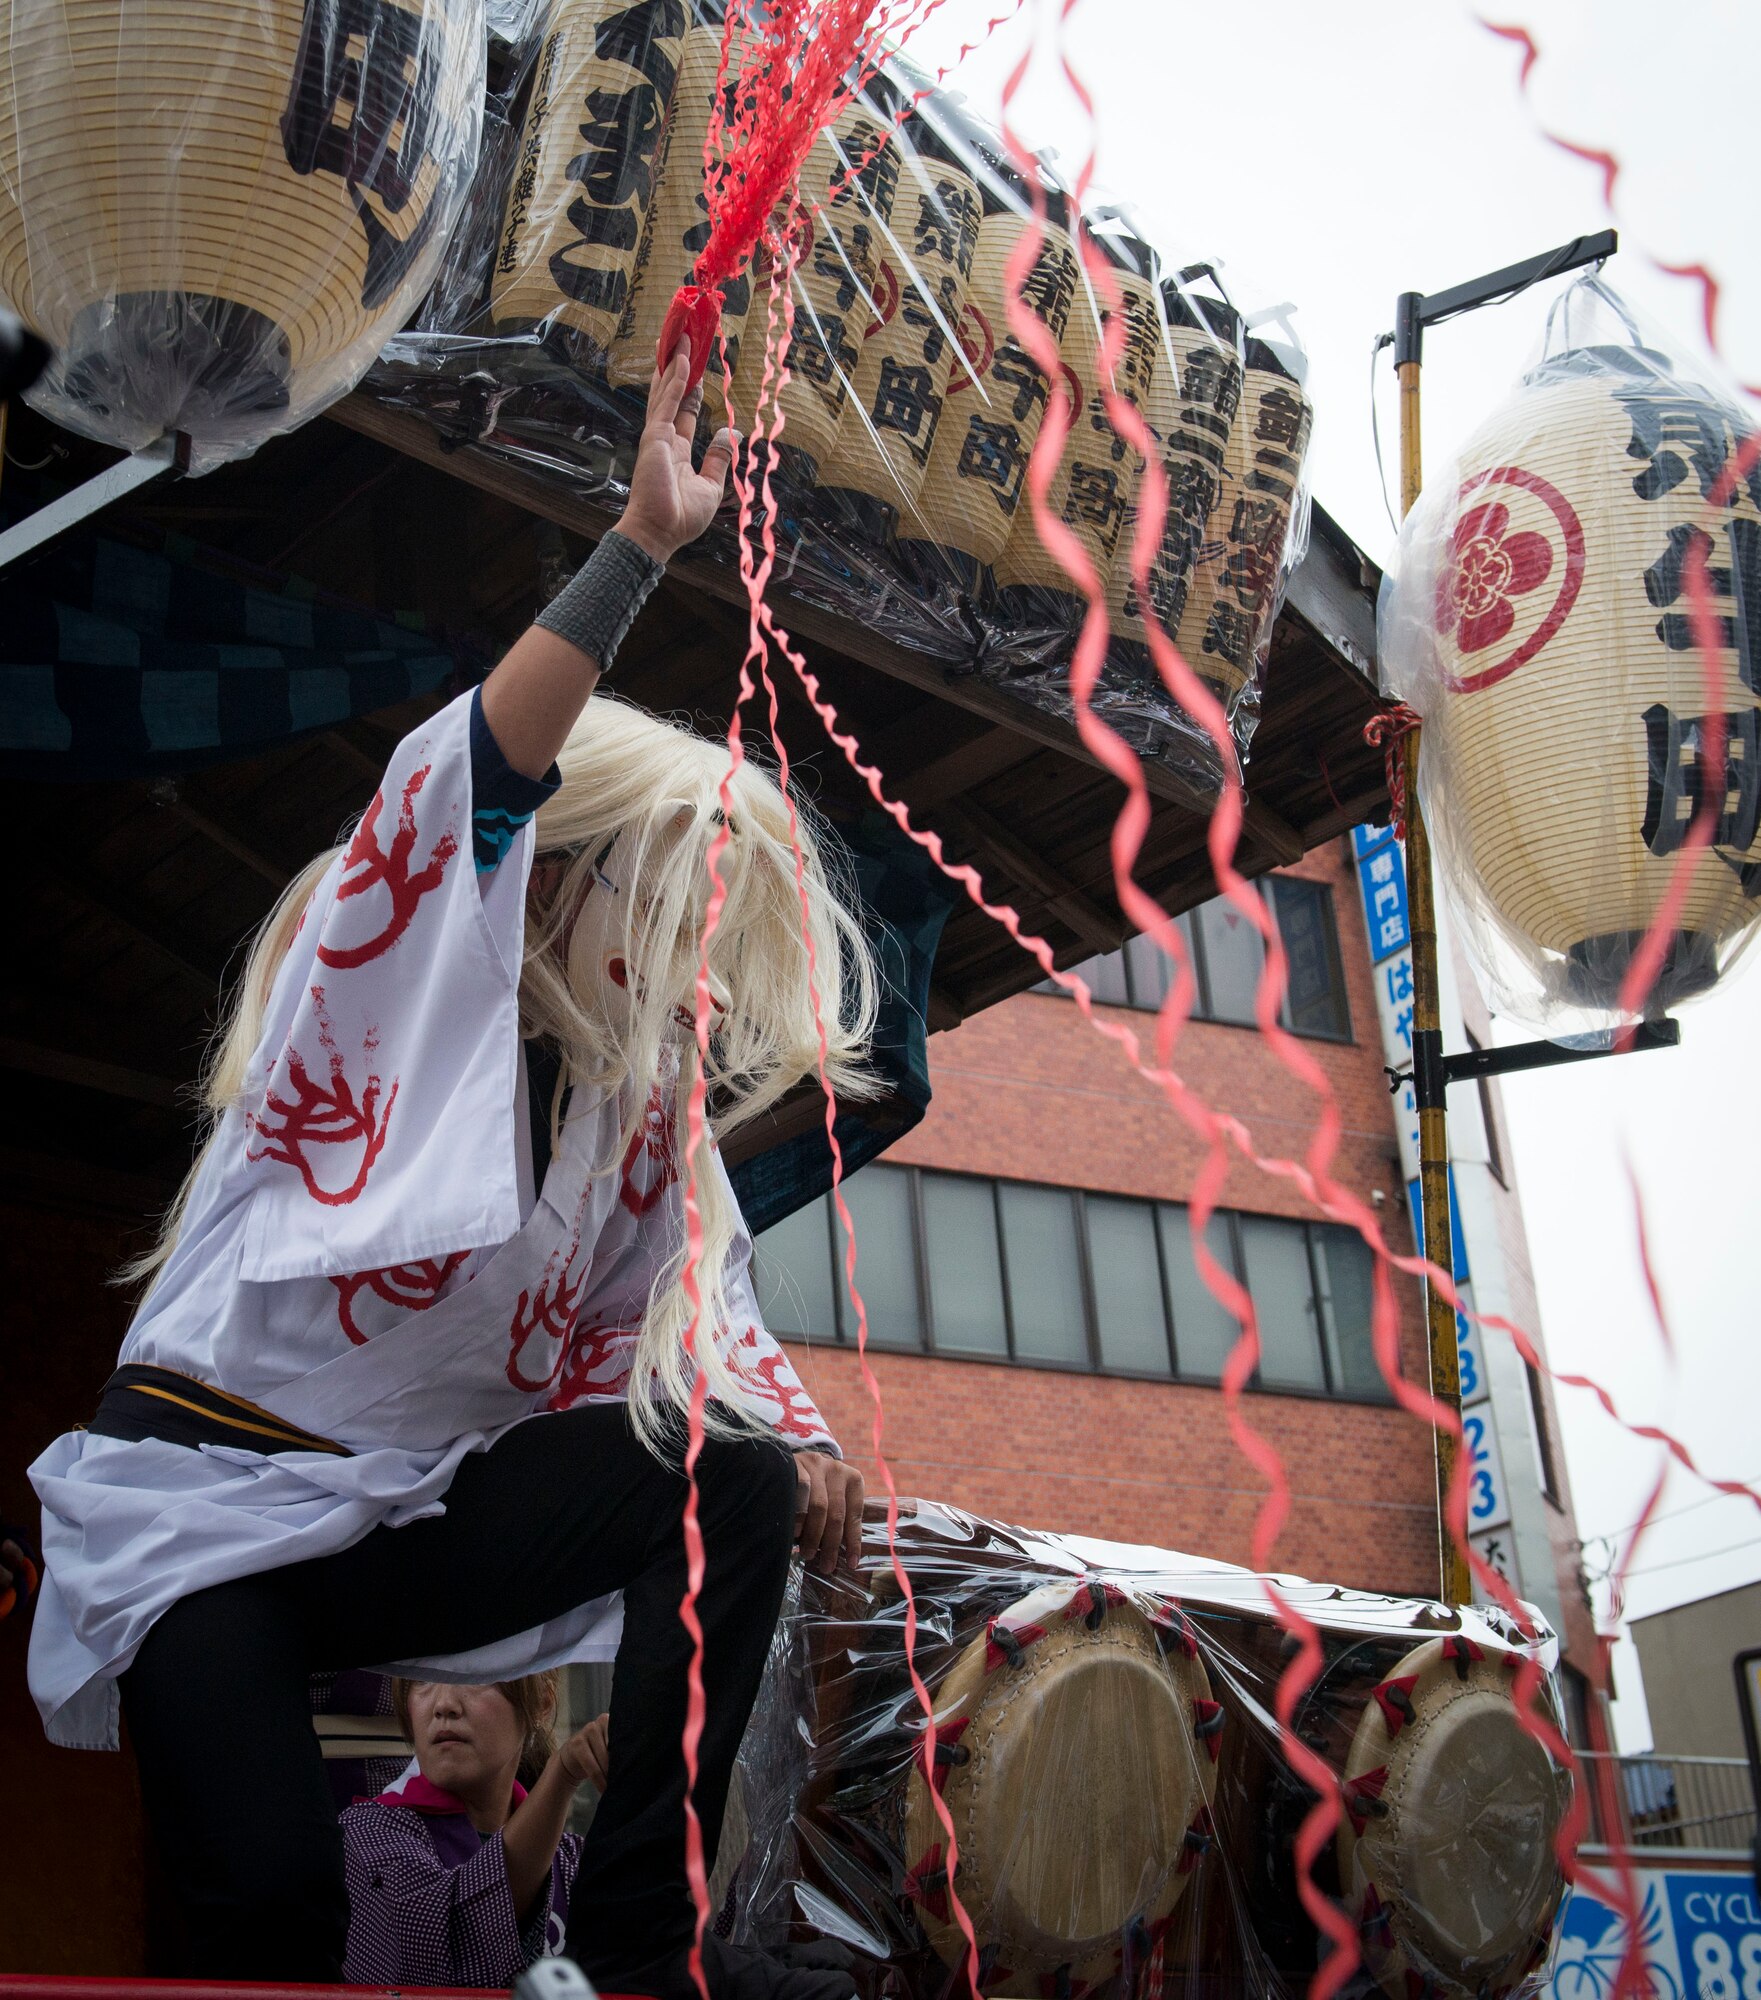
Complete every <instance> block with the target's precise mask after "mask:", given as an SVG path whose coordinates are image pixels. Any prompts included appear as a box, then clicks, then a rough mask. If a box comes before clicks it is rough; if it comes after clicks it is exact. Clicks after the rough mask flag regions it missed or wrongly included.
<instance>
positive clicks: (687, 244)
mask: <svg viewBox="0 0 1761 2000" xmlns="http://www.w3.org/2000/svg"><path fill="white" fill-rule="evenodd" d="M721 54H722V31H721V29H720V28H709V27H699V28H693V29H692V30H691V32H690V33H689V34H688V35H687V36H686V37H685V50H684V55H683V57H682V58H681V60H680V63H679V80H678V84H677V86H676V88H675V89H674V91H673V103H672V109H671V111H670V113H669V114H668V117H667V122H666V129H665V132H664V133H663V135H662V138H661V143H660V148H659V151H658V152H657V154H656V155H655V163H654V179H655V194H654V200H653V203H652V205H651V206H650V208H649V211H648V225H647V227H646V229H645V230H644V231H643V235H642V243H641V247H640V248H639V250H638V251H637V253H636V262H635V266H634V268H633V270H632V273H631V278H630V295H629V298H628V300H627V302H626V303H625V306H624V310H623V313H622V315H621V317H620V318H619V320H618V330H617V334H616V337H615V338H614V339H613V341H612V344H611V359H610V365H609V367H608V369H607V373H608V374H609V376H610V378H611V380H612V381H613V382H614V383H615V384H616V385H617V386H618V387H619V388H629V389H645V388H646V387H647V386H648V382H649V379H650V378H651V377H652V375H653V373H654V356H655V348H656V345H657V343H658V342H659V340H660V330H661V326H662V324H663V323H664V322H665V319H666V316H667V311H668V308H669V307H670V306H671V305H672V302H673V294H674V293H675V292H676V291H677V290H678V288H679V287H680V286H681V285H682V284H683V283H684V282H685V281H686V279H687V278H688V277H689V276H690V274H691V266H692V263H693V262H694V261H695V259H696V256H697V253H698V252H699V251H700V250H701V249H702V248H703V246H704V244H705V243H707V242H708V241H709V203H708V202H707V200H706V199H705V198H704V190H703V144H704V140H705V139H706V138H707V137H708V134H709V123H710V115H711V113H712V112H713V110H714V108H715V86H716V78H717V77H718V76H719V75H722V68H721ZM739 71H740V62H739V52H738V50H734V51H732V52H731V53H730V58H729V65H728V70H727V75H726V76H724V77H723V89H724V92H727V91H728V90H729V88H730V86H729V85H728V82H727V77H737V76H738V75H739ZM721 293H722V339H723V341H725V342H726V344H727V349H728V354H729V357H730V358H731V359H733V360H734V361H735V362H736V365H737V364H738V356H739V352H740V330H741V327H742V326H743V325H744V323H745V319H746V312H747V307H748V306H749V304H750V303H751V298H752V278H751V274H750V272H742V273H741V274H740V275H739V276H738V277H737V278H730V279H728V280H727V282H726V283H724V284H723V286H722V288H721ZM721 367H722V360H721V351H720V348H719V347H718V348H715V349H712V350H711V353H710V357H709V372H710V374H711V375H712V376H714V377H716V378H717V386H716V387H715V389H714V390H713V391H706V392H705V401H706V402H707V401H708V399H709V396H710V394H711V393H713V394H714V395H715V397H716V400H717V401H718V402H719V401H720V400H721V396H720V388H719V377H720V375H721Z"/></svg>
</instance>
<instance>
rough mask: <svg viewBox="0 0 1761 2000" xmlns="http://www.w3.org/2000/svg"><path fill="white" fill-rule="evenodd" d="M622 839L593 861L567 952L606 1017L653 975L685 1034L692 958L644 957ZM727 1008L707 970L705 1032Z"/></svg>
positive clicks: (693, 984) (692, 1009) (691, 999)
mask: <svg viewBox="0 0 1761 2000" xmlns="http://www.w3.org/2000/svg"><path fill="white" fill-rule="evenodd" d="M687 825H688V821H685V820H683V819H681V820H680V821H678V822H676V823H675V825H674V828H673V832H674V834H675V837H676V836H677V835H678V834H681V833H683V832H684V830H685V828H686V826H687ZM628 847H629V843H628V842H627V841H622V840H619V841H613V842H612V844H611V845H610V846H609V847H608V848H607V849H606V850H605V852H604V853H603V854H601V855H600V857H599V859H598V861H597V863H596V864H595V867H594V871H593V875H592V878H591V883H590V886H589V888H588V891H587V894H586V896H585V898H584V899H583V901H582V904H581V907H580V910H579V912H578V913H577V915H576V918H575V923H574V929H573V935H572V937H571V940H570V957H571V959H572V961H573V962H574V964H575V966H576V968H577V976H578V977H584V978H585V980H586V982H587V983H588V986H589V989H590V996H591V1004H593V1005H594V1006H595V1007H596V1008H597V1009H598V1011H599V1012H600V1013H601V1014H603V1015H604V1017H605V1018H606V1019H608V1020H613V1021H617V1020H619V1019H620V1018H621V1017H622V1015H623V1013H624V1010H625V1009H626V1008H627V1006H628V1004H629V1001H630V998H631V997H632V995H634V994H639V993H643V992H645V990H646V988H647V985H648V982H649V981H650V980H651V979H654V978H656V977H658V979H659V980H660V983H661V985H662V988H663V993H662V998H663V999H665V1000H667V1001H669V1002H670V1003H671V1012H672V1027H673V1031H674V1033H675V1034H678V1035H680V1036H684V1037H689V1036H691V1035H694V1034H695V1033H696V1032H697V1013H696V1005H697V960H696V954H695V952H693V953H692V954H691V955H690V956H689V958H688V959H682V960H681V961H680V962H678V963H676V964H673V965H670V966H661V967H660V968H658V971H657V970H656V968H655V967H654V966H653V965H651V964H649V963H647V962H646V960H645V959H644V956H643V953H642V948H641V944H640V939H641V934H642V926H643V921H644V917H645V915H646V910H647V899H646V896H645V894H644V886H643V883H642V882H641V881H640V880H639V879H638V880H634V881H632V880H631V879H629V877H630V867H629V859H628ZM632 897H633V898H634V910H635V918H634V921H635V929H636V936H637V940H638V942H637V944H636V946H635V947H634V949H633V950H632V948H631V946H630V943H629V940H628V937H627V929H626V927H627V925H628V922H629V917H628V915H627V908H628V904H629V899H630V898H632ZM726 1012H727V990H726V988H725V987H724V986H723V985H722V982H721V980H720V979H719V978H717V977H716V975H715V974H714V973H713V972H712V973H711V974H710V1033H711V1034H714V1033H715V1031H716V1029H717V1028H718V1027H720V1025H721V1022H722V1020H723V1018H724V1017H725V1015H726Z"/></svg>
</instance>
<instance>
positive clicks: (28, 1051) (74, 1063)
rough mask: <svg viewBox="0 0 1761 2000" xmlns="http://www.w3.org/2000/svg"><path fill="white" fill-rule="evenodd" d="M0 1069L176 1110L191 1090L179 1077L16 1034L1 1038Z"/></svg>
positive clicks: (138, 1102)
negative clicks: (83, 1053) (56, 1046)
mask: <svg viewBox="0 0 1761 2000" xmlns="http://www.w3.org/2000/svg"><path fill="white" fill-rule="evenodd" d="M0 1069H9V1070H15V1071H19V1072H22V1073H23V1074H24V1075H26V1076H44V1077H48V1078H49V1079H50V1080H51V1081H52V1082H54V1083H72V1084H77V1085H78V1086H79V1087H80V1088H81V1089H82V1090H97V1091H102V1092H103V1094H104V1095H105V1096H106V1097H126V1098H130V1099H132V1100H133V1101H134V1102H135V1103H136V1104H156V1105H160V1106H162V1107H164V1108H166V1109H173V1110H174V1109H176V1108H177V1107H178V1106H179V1105H181V1104H183V1102H184V1094H185V1092H186V1090H187V1089H188V1088H189V1085H188V1084H187V1083H180V1082H179V1081H178V1079H177V1078H176V1077H170V1076H150V1075H148V1074H147V1072H146V1071H145V1070H138V1069H127V1068H125V1067H124V1066H123V1065H122V1064H121V1063H107V1062H100V1061H98V1060H97V1059H96V1058H95V1057H93V1056H82V1055H75V1054H74V1053H73V1052H72V1051H71V1050H70V1049H51V1048H45V1047H44V1046H43V1045H42V1044H41V1043H39V1042H26V1041H20V1040H19V1039H18V1038H17V1037H16V1036H14V1035H0Z"/></svg>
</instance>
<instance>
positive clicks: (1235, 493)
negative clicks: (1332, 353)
mask: <svg viewBox="0 0 1761 2000" xmlns="http://www.w3.org/2000/svg"><path fill="white" fill-rule="evenodd" d="M1246 361H1247V366H1246V372H1245V374H1244V375H1243V377H1242V383H1241V395H1240V399H1239V401H1238V403H1237V405H1236V410H1235V420H1234V422H1233V424H1232V425H1231V426H1230V431H1229V443H1228V446H1227V448H1226V450H1225V452H1224V457H1223V466H1222V478H1221V481H1220V483H1219V484H1218V486H1217V488H1216V498H1215V500H1214V501H1213V503H1212V506H1211V511H1210V514H1209V516H1208V518H1207V520H1206V523H1205V529H1204V534H1203V537H1202V539H1201V543H1200V548H1199V552H1198V555H1197V558H1196V560H1195V561H1194V563H1193V565H1192V569H1191V572H1190V581H1189V584H1188V588H1187V591H1186V597H1185V603H1184V606H1183V608H1182V611H1181V617H1180V627H1179V631H1178V632H1177V633H1176V635H1175V636H1176V640H1177V642H1178V644H1179V647H1180V650H1181V652H1182V654H1184V656H1185V658H1186V662H1187V664H1188V666H1190V667H1191V668H1192V669H1193V671H1194V672H1195V673H1196V674H1197V675H1198V676H1199V677H1200V679H1202V680H1204V681H1206V682H1208V683H1209V684H1210V686H1211V687H1212V688H1213V689H1214V690H1215V692H1216V694H1217V696H1218V698H1219V699H1220V700H1221V701H1222V703H1223V705H1224V707H1225V708H1226V709H1228V710H1229V711H1230V713H1231V714H1233V713H1234V712H1235V710H1236V708H1237V706H1238V705H1239V704H1240V702H1241V701H1242V699H1243V698H1244V696H1245V694H1246V693H1247V691H1248V690H1249V689H1250V688H1251V687H1252V686H1253V685H1254V683H1255V680H1256V677H1257V674H1258V671H1259V665H1260V661H1261V659H1262V658H1263V656H1264V654H1265V650H1266V648H1267V646H1268V645H1269V643H1270V641H1271V636H1272V625H1273V621H1274V620H1275V619H1276V617H1277V614H1278V600H1279V596H1280V593H1281V592H1282V590H1283V586H1284V582H1285V580H1286V577H1287V575H1288V570H1289V565H1290V563H1291V561H1292V560H1293V557H1294V553H1295V544H1296V542H1298V541H1300V539H1301V535H1302V532H1303V530H1302V522H1303V519H1304V516H1303V515H1302V513H1301V511H1300V510H1301V507H1302V502H1303V498H1304V491H1305V489H1304V486H1303V464H1304V461H1305V459H1306V457H1307V454H1308V445H1309V433H1310V430H1311V429H1312V427H1313V423H1314V410H1313V407H1312V405H1311V404H1310V403H1309V400H1308V398H1307V396H1306V395H1305V394H1304V392H1303V385H1302V372H1303V365H1304V364H1303V361H1302V359H1301V357H1300V355H1298V354H1296V353H1294V352H1293V351H1291V350H1288V349H1280V348H1278V347H1274V346H1273V345H1272V344H1271V342H1269V341H1265V340H1254V339H1250V340H1249V341H1248V343H1247V353H1246Z"/></svg>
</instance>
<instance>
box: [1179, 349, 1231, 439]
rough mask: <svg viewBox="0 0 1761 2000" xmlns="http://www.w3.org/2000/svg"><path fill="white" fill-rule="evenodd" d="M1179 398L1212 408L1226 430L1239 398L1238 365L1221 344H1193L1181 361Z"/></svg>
mask: <svg viewBox="0 0 1761 2000" xmlns="http://www.w3.org/2000/svg"><path fill="white" fill-rule="evenodd" d="M1180 398H1181V401H1182V402H1184V403H1189V404H1194V405H1196V406H1197V407H1198V408H1199V409H1204V410H1214V411H1215V412H1216V413H1217V415H1218V416H1220V417H1221V418H1222V420H1223V426H1224V429H1225V430H1227V428H1228V427H1229V425H1230V424H1231V423H1232V422H1233V421H1234V417H1235V406H1236V404H1237V403H1238V402H1239V401H1240V400H1241V366H1240V364H1239V363H1238V362H1237V361H1236V359H1235V357H1234V355H1232V354H1225V353H1224V352H1223V350H1222V349H1221V348H1220V347H1195V348H1194V349H1193V350H1192V352H1191V353H1190V354H1189V355H1188V356H1187V357H1186V359H1185V360H1184V361H1183V362H1182V363H1181V364H1180Z"/></svg>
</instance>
